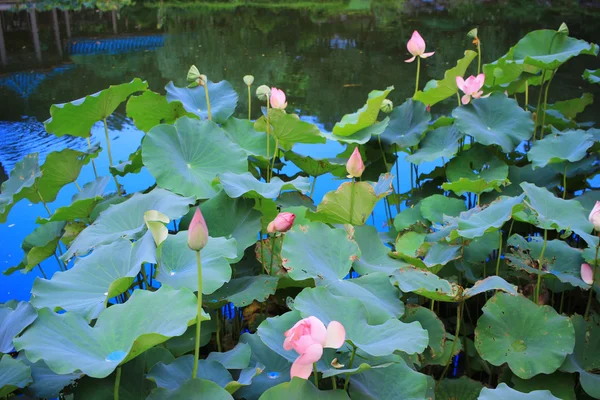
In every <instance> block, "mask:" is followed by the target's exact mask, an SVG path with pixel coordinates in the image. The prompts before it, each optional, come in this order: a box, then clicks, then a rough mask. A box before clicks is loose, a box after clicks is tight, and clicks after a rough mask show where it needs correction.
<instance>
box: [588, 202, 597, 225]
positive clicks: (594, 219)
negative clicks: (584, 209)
mask: <svg viewBox="0 0 600 400" xmlns="http://www.w3.org/2000/svg"><path fill="white" fill-rule="evenodd" d="M588 219H589V220H590V222H591V223H592V224H594V229H595V230H596V232H600V201H597V202H596V204H595V205H594V208H593V209H592V212H590V216H589V217H588Z"/></svg>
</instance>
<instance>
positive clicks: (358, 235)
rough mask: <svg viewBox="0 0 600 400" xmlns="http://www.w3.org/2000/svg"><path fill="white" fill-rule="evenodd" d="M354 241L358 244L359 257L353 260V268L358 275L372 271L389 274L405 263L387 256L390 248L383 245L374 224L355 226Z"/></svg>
mask: <svg viewBox="0 0 600 400" xmlns="http://www.w3.org/2000/svg"><path fill="white" fill-rule="evenodd" d="M354 241H355V242H356V244H358V248H359V250H360V253H361V254H360V258H358V259H357V260H356V261H354V264H353V268H354V270H355V271H356V272H358V273H359V274H360V275H365V274H369V273H372V272H383V273H386V274H388V275H391V274H392V273H393V272H394V271H396V270H397V269H399V268H401V267H404V266H406V263H404V262H402V261H399V260H395V259H393V258H391V257H389V256H388V253H389V252H390V250H391V249H390V248H389V247H387V246H386V245H384V244H383V243H382V242H381V239H380V238H379V234H378V232H377V229H375V227H374V226H370V225H363V226H357V227H355V231H354Z"/></svg>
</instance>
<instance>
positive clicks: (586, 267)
mask: <svg viewBox="0 0 600 400" xmlns="http://www.w3.org/2000/svg"><path fill="white" fill-rule="evenodd" d="M581 279H582V280H583V281H584V282H585V283H587V284H588V285H591V284H593V283H594V271H592V267H590V264H586V263H583V264H581Z"/></svg>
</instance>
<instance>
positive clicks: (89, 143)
mask: <svg viewBox="0 0 600 400" xmlns="http://www.w3.org/2000/svg"><path fill="white" fill-rule="evenodd" d="M90 134H91V133H90ZM87 144H88V149H91V148H92V142H91V141H90V138H89V137H88V138H87ZM92 168H94V176H95V177H96V179H98V171H96V163H95V162H94V159H93V158H92Z"/></svg>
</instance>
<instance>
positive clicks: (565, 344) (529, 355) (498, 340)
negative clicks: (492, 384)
mask: <svg viewBox="0 0 600 400" xmlns="http://www.w3.org/2000/svg"><path fill="white" fill-rule="evenodd" d="M574 346H575V330H574V329H573V324H572V323H571V321H570V320H569V319H568V318H567V317H563V316H560V315H558V313H557V312H556V311H555V310H554V309H553V308H551V307H549V306H538V305H536V304H535V303H533V302H531V301H529V300H528V299H527V298H525V297H523V296H513V295H510V294H505V293H497V294H496V295H494V297H492V298H491V299H490V300H488V301H487V303H486V304H485V306H484V307H483V315H482V316H481V317H480V318H479V320H478V321H477V327H476V328H475V347H476V348H477V352H478V353H479V355H480V356H481V357H482V358H483V359H484V360H486V361H488V362H489V363H490V364H492V365H496V366H500V365H502V364H504V363H507V364H508V366H509V368H510V370H511V371H512V372H513V373H514V374H515V375H517V376H518V377H519V378H522V379H529V378H531V377H533V376H535V375H537V374H551V373H553V372H554V371H556V370H557V369H558V368H559V367H560V366H561V365H562V363H563V362H564V361H565V357H566V356H567V354H570V353H572V352H573V348H574Z"/></svg>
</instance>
